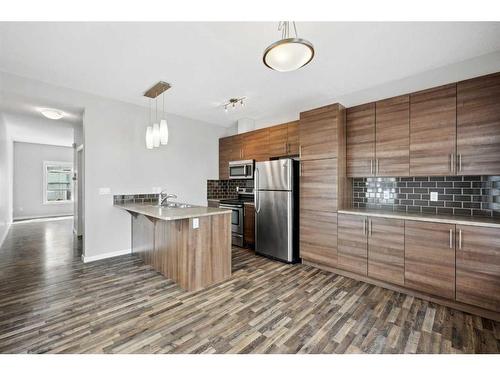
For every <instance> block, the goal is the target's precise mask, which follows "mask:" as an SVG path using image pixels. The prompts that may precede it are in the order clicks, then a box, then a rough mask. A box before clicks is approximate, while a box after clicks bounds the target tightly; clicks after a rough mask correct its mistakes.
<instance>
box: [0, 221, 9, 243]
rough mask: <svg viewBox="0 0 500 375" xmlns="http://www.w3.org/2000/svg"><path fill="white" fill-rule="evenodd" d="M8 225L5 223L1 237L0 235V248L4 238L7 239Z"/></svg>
mask: <svg viewBox="0 0 500 375" xmlns="http://www.w3.org/2000/svg"><path fill="white" fill-rule="evenodd" d="M10 225H11V224H10V223H7V225H6V226H5V231H4V232H3V234H2V235H0V247H2V244H3V241H4V240H5V237H7V233H9V229H10Z"/></svg>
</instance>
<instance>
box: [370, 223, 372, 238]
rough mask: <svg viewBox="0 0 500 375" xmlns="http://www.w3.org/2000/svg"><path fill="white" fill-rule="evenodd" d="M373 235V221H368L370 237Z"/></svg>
mask: <svg viewBox="0 0 500 375" xmlns="http://www.w3.org/2000/svg"><path fill="white" fill-rule="evenodd" d="M372 234H373V220H370V237H371V236H372Z"/></svg>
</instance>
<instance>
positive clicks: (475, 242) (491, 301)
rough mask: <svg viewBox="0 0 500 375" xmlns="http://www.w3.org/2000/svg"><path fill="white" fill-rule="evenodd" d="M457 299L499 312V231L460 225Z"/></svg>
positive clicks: (457, 253)
mask: <svg viewBox="0 0 500 375" xmlns="http://www.w3.org/2000/svg"><path fill="white" fill-rule="evenodd" d="M457 237H458V238H457V248H456V300H457V301H459V302H464V303H468V304H470V305H475V306H480V307H483V308H485V309H489V310H493V311H498V312H500V229H498V228H483V227H476V226H470V225H457Z"/></svg>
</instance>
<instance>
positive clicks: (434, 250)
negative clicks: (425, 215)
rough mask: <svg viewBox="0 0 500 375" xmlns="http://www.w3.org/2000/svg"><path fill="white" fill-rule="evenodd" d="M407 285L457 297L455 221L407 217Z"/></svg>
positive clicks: (449, 297) (445, 296)
mask: <svg viewBox="0 0 500 375" xmlns="http://www.w3.org/2000/svg"><path fill="white" fill-rule="evenodd" d="M405 286H406V287H408V288H411V289H415V290H418V291H421V292H425V293H428V294H433V295H436V296H440V297H444V298H447V299H451V300H453V299H455V225H452V224H443V223H427V222H417V221H411V220H406V223H405Z"/></svg>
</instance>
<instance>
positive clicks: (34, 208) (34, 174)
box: [13, 142, 73, 220]
mask: <svg viewBox="0 0 500 375" xmlns="http://www.w3.org/2000/svg"><path fill="white" fill-rule="evenodd" d="M44 161H61V162H66V163H73V148H72V147H62V146H50V145H41V144H36V143H25V142H14V170H13V172H14V185H13V187H14V189H13V198H14V206H13V219H14V220H19V219H30V218H38V217H50V216H65V215H72V214H73V202H70V203H49V204H44V203H43V201H44V199H43V198H44V197H43V184H44V176H43V175H44V170H43V168H44V165H43V163H44Z"/></svg>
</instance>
